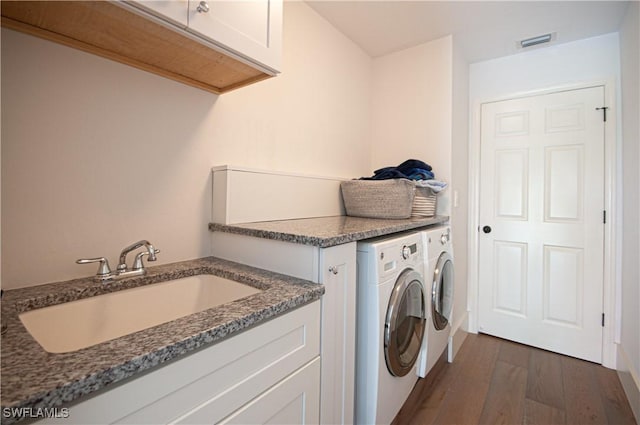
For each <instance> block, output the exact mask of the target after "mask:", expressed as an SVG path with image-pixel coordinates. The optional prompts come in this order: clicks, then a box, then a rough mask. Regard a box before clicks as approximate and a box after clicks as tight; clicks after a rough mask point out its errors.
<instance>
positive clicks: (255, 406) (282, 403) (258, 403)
mask: <svg viewBox="0 0 640 425" xmlns="http://www.w3.org/2000/svg"><path fill="white" fill-rule="evenodd" d="M319 376H320V358H318V357H316V359H315V360H313V361H311V363H308V364H307V365H306V366H304V367H303V368H302V369H299V370H298V371H297V372H295V373H293V374H292V375H291V376H289V377H287V378H285V379H284V380H283V381H281V382H280V383H278V384H277V385H276V386H275V387H273V388H271V389H270V390H269V391H267V392H265V393H264V394H262V395H261V396H259V397H258V398H256V399H255V400H253V401H252V402H250V403H249V404H247V405H246V406H245V407H243V408H241V409H239V410H237V411H236V412H235V413H233V414H231V416H229V417H227V418H226V419H224V420H223V421H222V422H221V423H222V424H317V423H318V417H319V415H320V406H319V404H318V403H317V401H318V400H319V398H320V388H319V386H318V377H319ZM194 422H197V423H201V421H198V420H196V421H194Z"/></svg>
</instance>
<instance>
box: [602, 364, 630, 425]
mask: <svg viewBox="0 0 640 425" xmlns="http://www.w3.org/2000/svg"><path fill="white" fill-rule="evenodd" d="M595 368H596V369H595V375H596V382H597V383H598V388H599V390H600V396H601V398H602V404H603V405H604V412H605V414H606V415H607V421H608V422H609V423H610V424H616V425H636V420H635V418H634V416H633V411H632V410H631V406H630V405H629V400H627V396H626V395H625V392H624V390H623V389H622V384H621V383H620V379H619V378H618V374H617V373H616V371H615V370H612V369H607V368H605V367H603V366H595Z"/></svg>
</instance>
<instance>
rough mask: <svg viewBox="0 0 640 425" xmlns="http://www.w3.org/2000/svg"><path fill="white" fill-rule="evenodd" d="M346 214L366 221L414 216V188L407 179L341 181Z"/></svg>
mask: <svg viewBox="0 0 640 425" xmlns="http://www.w3.org/2000/svg"><path fill="white" fill-rule="evenodd" d="M340 188H341V189H342V199H343V200H344V207H345V209H346V211H347V215H349V216H353V217H366V218H391V219H403V218H409V217H411V210H412V208H413V195H414V192H415V185H414V184H413V182H412V181H410V180H407V179H390V180H348V181H343V182H340Z"/></svg>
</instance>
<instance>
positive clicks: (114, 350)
mask: <svg viewBox="0 0 640 425" xmlns="http://www.w3.org/2000/svg"><path fill="white" fill-rule="evenodd" d="M198 274H213V275H217V276H221V277H224V278H227V279H231V280H235V281H238V282H242V283H246V284H248V285H251V286H254V287H256V288H259V289H262V290H263V291H262V292H260V293H257V294H254V295H251V296H249V297H246V298H244V299H240V300H237V301H233V302H231V303H227V304H223V305H220V306H217V307H214V308H212V309H209V310H205V311H202V312H199V313H195V314H192V315H190V316H186V317H183V318H180V319H177V320H174V321H171V322H168V323H164V324H161V325H158V326H155V327H152V328H149V329H146V330H142V331H139V332H135V333H133V334H130V335H127V336H124V337H121V338H117V339H114V340H111V341H107V342H104V343H101V344H97V345H94V346H91V347H88V348H85V349H81V350H78V351H74V352H70V353H62V354H53V353H48V352H46V351H44V349H42V347H41V346H40V345H39V344H38V343H37V342H36V341H35V340H34V339H33V338H32V337H31V335H30V334H29V333H28V331H27V330H26V329H25V327H24V326H23V325H22V323H21V321H20V319H19V317H18V314H19V313H22V312H24V311H27V310H32V309H35V308H40V307H45V306H49V305H54V304H60V303H63V302H67V301H73V300H77V299H81V298H87V297H91V296H95V295H99V294H103V293H107V292H113V291H118V290H122V289H129V288H133V287H137V286H142V285H147V284H152V283H157V282H161V281H166V280H172V279H177V278H182V277H187V276H193V275H198ZM323 293H324V286H322V285H319V284H316V283H312V282H309V281H305V280H302V279H297V278H293V277H289V276H285V275H282V274H278V273H273V272H269V271H265V270H261V269H257V268H254V267H249V266H245V265H242V264H238V263H234V262H231V261H225V260H221V259H218V258H214V257H208V258H202V259H198V260H192V261H184V262H180V263H174V264H167V265H162V266H157V267H149V268H148V273H147V275H146V276H144V277H138V278H130V279H125V280H122V281H118V282H113V283H110V284H108V285H100V284H98V283H95V282H93V281H92V279H91V278H83V279H75V280H70V281H67V282H58V283H51V284H46V285H39V286H34V287H29V288H21V289H14V290H9V291H5V294H4V296H3V299H2V323H3V324H7V325H8V331H7V332H6V334H4V335H2V348H1V356H2V358H1V360H2V369H1V370H2V381H1V390H0V391H1V393H0V399H1V400H2V402H1V404H2V408H3V409H4V408H6V407H10V408H20V407H25V408H32V409H38V408H50V407H57V406H61V405H63V404H66V403H69V402H71V401H73V400H75V399H77V398H79V397H81V396H83V395H86V394H89V393H92V392H94V391H97V390H100V389H102V388H104V387H107V386H109V385H110V384H113V383H115V382H118V381H121V380H123V379H125V378H128V377H131V376H133V375H135V374H137V373H139V372H141V371H144V370H147V369H150V368H152V367H154V366H157V365H159V364H162V363H164V362H167V361H169V360H172V359H175V358H176V357H178V356H181V355H183V354H186V353H189V352H191V351H193V350H196V349H198V348H200V347H202V346H205V345H207V344H211V343H214V342H218V341H220V340H222V339H224V338H226V337H229V336H231V335H233V334H234V333H235V332H239V331H242V330H244V329H247V328H249V327H251V326H254V325H257V324H259V323H260V322H262V321H264V320H267V319H270V318H273V317H275V316H278V315H281V314H284V313H286V312H287V311H289V310H292V309H295V308H296V307H299V306H302V305H304V304H307V303H309V302H311V301H314V300H317V299H319V298H320V297H321V296H322V294H323ZM3 416H4V410H3ZM15 420H16V418H5V417H3V418H2V422H3V423H11V422H15Z"/></svg>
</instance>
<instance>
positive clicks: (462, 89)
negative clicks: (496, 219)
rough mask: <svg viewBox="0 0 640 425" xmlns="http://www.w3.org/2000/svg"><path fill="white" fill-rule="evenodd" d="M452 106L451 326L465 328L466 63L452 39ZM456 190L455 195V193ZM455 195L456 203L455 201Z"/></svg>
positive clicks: (467, 101) (467, 214)
mask: <svg viewBox="0 0 640 425" xmlns="http://www.w3.org/2000/svg"><path fill="white" fill-rule="evenodd" d="M452 59H453V98H452V99H453V105H452V107H453V109H452V132H451V188H450V192H449V195H450V199H451V227H452V229H453V250H454V262H455V293H454V304H453V311H454V320H453V327H454V329H456V328H457V327H461V329H463V330H467V329H468V326H467V249H468V244H469V233H468V226H467V221H468V218H469V201H468V197H469V166H468V163H469V64H468V63H467V61H466V59H465V57H464V55H463V53H462V49H461V48H460V46H459V44H458V43H457V41H456V39H455V38H454V40H453V57H452ZM454 193H457V196H454ZM454 198H457V205H456V204H454Z"/></svg>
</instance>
